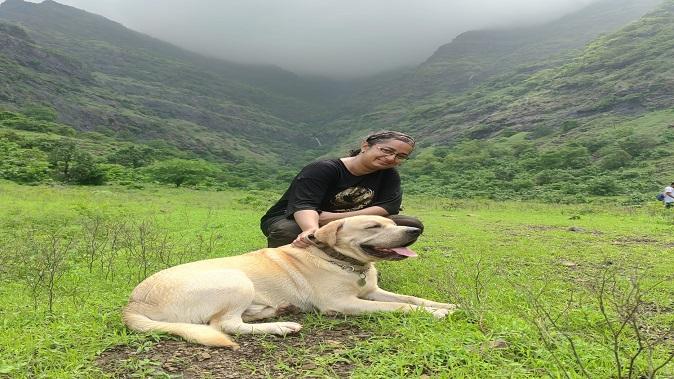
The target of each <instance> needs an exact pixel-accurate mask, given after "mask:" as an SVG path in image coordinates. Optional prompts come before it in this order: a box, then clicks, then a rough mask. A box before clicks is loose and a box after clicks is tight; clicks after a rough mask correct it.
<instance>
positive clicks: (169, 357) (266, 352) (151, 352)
mask: <svg viewBox="0 0 674 379" xmlns="http://www.w3.org/2000/svg"><path fill="white" fill-rule="evenodd" d="M295 321H297V322H300V323H302V320H295ZM370 337H372V334H370V333H368V332H364V331H362V330H359V329H357V328H355V327H354V326H353V325H337V326H334V327H332V328H330V329H326V328H315V329H313V330H304V329H303V330H302V331H301V332H300V333H299V334H296V335H289V336H286V337H278V336H273V335H239V336H234V337H233V339H234V340H235V341H236V342H237V343H238V344H239V345H240V346H241V348H240V349H238V350H235V351H233V350H230V349H224V348H212V347H206V346H201V345H195V344H191V343H188V342H185V341H183V340H180V339H177V338H173V337H163V338H162V339H161V340H160V341H159V342H157V343H155V344H151V343H148V344H147V345H141V346H140V347H139V346H127V345H122V346H115V347H113V348H110V349H108V350H106V351H104V352H103V353H101V354H100V356H99V357H98V359H97V360H96V363H97V365H98V367H99V368H100V369H101V370H102V371H103V372H105V373H107V374H110V375H112V376H113V377H115V378H137V377H139V375H140V377H147V378H168V377H174V378H185V379H191V378H251V379H255V378H296V377H324V376H325V375H326V370H327V372H328V373H329V376H330V377H337V378H345V377H349V376H350V375H351V373H352V372H353V370H354V368H355V364H354V363H353V362H351V361H350V360H349V359H348V356H344V354H343V353H345V352H346V351H348V350H349V349H350V348H352V347H353V346H354V345H355V343H356V342H357V341H358V340H364V339H368V338H370ZM318 356H320V357H322V358H325V357H329V356H336V357H339V358H338V359H331V360H329V361H331V362H333V363H331V364H329V366H327V367H326V366H325V364H323V367H322V368H319V366H318V365H317V364H316V363H315V361H314V359H315V358H316V357H318ZM323 361H324V360H323ZM317 369H318V370H317ZM312 372H315V373H318V372H322V374H317V375H312Z"/></svg>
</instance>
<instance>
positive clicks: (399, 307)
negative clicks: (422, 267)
mask: <svg viewBox="0 0 674 379" xmlns="http://www.w3.org/2000/svg"><path fill="white" fill-rule="evenodd" d="M415 310H422V311H426V312H429V313H431V314H432V315H433V316H435V317H436V318H443V317H445V316H447V315H448V314H449V313H450V310H449V309H446V308H435V307H430V306H421V305H414V304H410V303H396V302H386V301H371V300H363V299H360V298H357V297H353V298H348V299H341V300H338V301H336V302H335V303H332V304H330V305H329V306H327V307H322V309H321V311H322V312H323V313H342V314H346V315H359V314H363V313H372V312H405V313H407V312H412V311H415Z"/></svg>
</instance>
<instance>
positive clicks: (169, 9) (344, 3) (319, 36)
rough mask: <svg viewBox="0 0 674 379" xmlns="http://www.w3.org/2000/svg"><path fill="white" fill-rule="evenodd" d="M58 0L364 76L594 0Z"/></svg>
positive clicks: (278, 60)
mask: <svg viewBox="0 0 674 379" xmlns="http://www.w3.org/2000/svg"><path fill="white" fill-rule="evenodd" d="M32 1H33V2H40V1H37V0H32ZM55 1H57V2H59V3H62V4H67V5H71V6H74V7H77V8H80V9H84V10H86V11H88V12H91V13H96V14H100V15H102V16H105V17H107V18H109V19H112V20H114V21H117V22H119V23H121V24H123V25H124V26H126V27H128V28H130V29H133V30H135V31H139V32H142V33H145V34H149V35H151V36H153V37H156V38H159V39H162V40H164V41H167V42H171V43H173V44H175V45H178V46H181V47H184V48H187V49H190V50H193V51H196V52H199V53H202V54H206V55H210V56H214V57H218V58H223V59H226V60H230V61H234V62H241V63H257V64H271V65H276V66H279V67H282V68H284V69H287V70H290V71H293V72H295V73H297V74H300V75H318V76H326V77H332V78H357V77H361V76H367V75H372V74H376V73H379V72H384V71H388V70H392V69H396V68H399V67H403V66H413V65H418V64H420V63H422V62H423V61H425V60H426V59H427V58H428V57H430V56H431V55H432V54H433V52H434V51H435V50H436V49H437V48H438V47H440V46H441V45H443V44H446V43H449V42H451V40H452V39H453V38H454V37H456V36H457V35H458V34H460V33H462V32H465V31H468V30H475V29H483V28H495V27H502V26H513V25H531V24H535V23H540V22H544V21H547V20H551V19H555V18H558V17H561V16H563V15H564V14H567V13H570V12H572V11H574V10H577V9H580V8H582V7H584V6H586V5H588V4H590V3H592V2H595V1H596V0H179V1H178V0H55Z"/></svg>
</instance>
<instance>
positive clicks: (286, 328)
mask: <svg viewBox="0 0 674 379" xmlns="http://www.w3.org/2000/svg"><path fill="white" fill-rule="evenodd" d="M301 329H302V325H300V324H298V323H296V322H277V323H274V330H273V333H274V334H277V335H279V336H285V335H286V334H292V333H297V332H299V331H300V330H301Z"/></svg>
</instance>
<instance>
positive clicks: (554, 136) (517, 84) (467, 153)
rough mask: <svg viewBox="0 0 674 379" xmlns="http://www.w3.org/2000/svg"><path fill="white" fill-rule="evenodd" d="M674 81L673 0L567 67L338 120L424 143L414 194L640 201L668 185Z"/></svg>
mask: <svg viewBox="0 0 674 379" xmlns="http://www.w3.org/2000/svg"><path fill="white" fill-rule="evenodd" d="M673 80H674V2H673V1H671V0H668V1H666V2H664V3H663V4H662V5H661V6H660V7H659V8H658V9H656V10H654V11H653V12H651V13H648V14H647V15H645V16H644V17H643V18H641V19H640V20H638V21H636V22H634V23H631V24H629V25H627V26H625V27H624V28H622V29H620V30H618V31H616V32H614V33H611V34H607V35H604V36H602V37H600V38H598V39H596V40H594V41H592V42H591V43H590V44H588V45H587V46H586V47H585V48H584V49H583V50H582V51H581V52H580V53H579V54H578V55H577V56H576V57H575V58H573V59H572V60H570V61H568V63H565V64H561V65H558V66H555V67H551V68H545V69H541V70H538V71H536V72H534V73H531V72H530V70H529V69H526V70H518V69H516V70H514V71H511V72H509V73H507V74H503V75H500V76H498V77H496V78H494V79H492V80H489V81H487V82H485V83H483V84H481V85H479V86H477V87H476V88H475V89H473V90H470V91H467V92H465V93H460V94H455V95H451V94H436V95H434V96H433V97H430V98H428V99H426V100H424V101H421V102H417V103H410V102H407V101H404V100H397V101H394V102H391V103H388V104H386V105H382V106H380V107H377V108H375V109H374V110H373V111H372V112H370V113H368V114H365V115H362V116H360V117H354V116H353V115H352V116H351V117H349V118H346V117H345V118H343V119H341V120H339V121H337V122H335V123H334V124H336V125H342V126H343V125H350V126H351V127H352V128H351V129H350V132H351V133H352V135H358V134H361V133H362V132H363V130H368V129H371V128H372V127H373V126H375V128H376V127H389V128H394V129H400V130H405V131H409V132H411V133H413V134H415V135H417V136H419V137H420V139H421V140H422V144H421V145H422V146H424V147H425V149H423V151H422V152H421V153H420V154H419V156H417V157H416V158H415V159H414V160H413V161H411V162H410V163H409V164H408V166H407V167H405V168H404V169H403V173H404V174H405V175H407V176H408V180H407V181H408V182H413V183H414V186H413V187H411V188H409V189H408V190H410V191H417V190H419V191H423V192H435V193H439V194H450V195H453V196H476V195H477V196H489V197H493V198H502V197H518V198H520V197H529V196H532V197H539V198H540V197H547V198H549V199H550V200H559V199H564V200H568V201H576V200H580V201H582V200H583V199H584V196H586V195H588V194H589V195H601V196H603V195H617V194H622V195H628V194H633V195H634V196H636V198H635V201H637V200H638V198H639V196H640V195H639V196H637V195H636V194H643V193H654V192H656V191H658V190H661V188H659V187H660V186H661V185H662V183H668V182H670V181H671V177H669V176H668V175H671V170H668V169H667V167H669V165H668V163H667V160H671V159H670V158H669V156H670V155H671V151H674V144H673V142H674V127H672V125H674V110H673V108H674V96H672V88H674V81H673ZM494 189H496V192H495V191H494ZM649 198H650V197H649Z"/></svg>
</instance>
